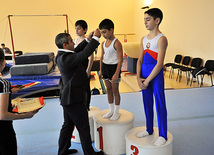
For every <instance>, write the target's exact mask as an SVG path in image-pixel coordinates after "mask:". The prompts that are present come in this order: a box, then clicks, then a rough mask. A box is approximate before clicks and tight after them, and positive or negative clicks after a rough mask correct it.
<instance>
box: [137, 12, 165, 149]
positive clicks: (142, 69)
mask: <svg viewBox="0 0 214 155" xmlns="http://www.w3.org/2000/svg"><path fill="white" fill-rule="evenodd" d="M162 18H163V13H162V11H161V10H160V9H158V8H153V9H149V10H147V11H146V12H145V13H144V23H145V26H146V29H147V30H149V34H148V35H146V36H145V37H143V38H142V40H141V51H140V56H139V58H138V62H137V81H138V85H139V87H140V88H141V89H142V95H143V103H144V111H145V115H146V131H142V132H140V133H138V134H137V137H145V136H148V135H151V134H153V132H154V130H153V118H154V111H153V105H154V103H153V102H154V99H153V95H154V97H155V103H156V110H157V118H158V129H159V138H158V139H157V141H156V142H155V143H154V145H156V146H161V145H164V144H165V142H166V141H167V110H166V101H165V94H164V76H163V63H164V57H165V53H166V49H167V38H166V37H165V36H164V35H163V33H162V32H161V31H160V30H159V25H160V23H161V21H162Z"/></svg>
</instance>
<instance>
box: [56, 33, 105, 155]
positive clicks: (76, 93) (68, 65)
mask: <svg viewBox="0 0 214 155" xmlns="http://www.w3.org/2000/svg"><path fill="white" fill-rule="evenodd" d="M92 36H93V37H92ZM100 36H101V34H100V31H99V30H98V29H97V30H95V31H94V32H92V33H90V34H89V36H88V37H87V38H86V39H85V40H84V41H82V42H81V43H80V44H79V45H78V46H77V47H76V48H75V49H74V42H73V40H72V38H71V36H70V35H69V34H67V33H60V34H58V35H57V36H56V39H55V43H56V45H57V47H58V48H59V50H58V54H57V56H56V58H55V61H56V64H57V66H58V68H59V70H60V73H61V76H62V80H61V88H60V101H61V105H62V107H63V113H64V124H63V126H62V129H61V131H60V137H59V150H58V155H67V154H72V153H76V152H77V150H75V149H69V148H70V146H71V138H72V133H73V132H72V131H73V129H74V126H75V127H76V128H77V130H78V132H79V135H80V140H81V144H82V148H83V152H84V154H85V155H103V152H102V151H100V152H95V151H94V149H93V147H92V141H91V136H90V127H89V119H88V111H87V108H86V106H85V104H84V102H85V101H86V89H85V88H86V85H87V74H86V71H85V68H84V66H83V62H84V61H86V60H87V58H88V57H89V56H90V55H91V54H92V53H93V51H95V49H96V48H97V47H98V45H99V38H100Z"/></svg>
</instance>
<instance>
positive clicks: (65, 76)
mask: <svg viewBox="0 0 214 155" xmlns="http://www.w3.org/2000/svg"><path fill="white" fill-rule="evenodd" d="M98 45H99V42H98V41H96V40H95V39H92V40H91V41H90V42H89V43H87V41H85V40H84V41H82V42H81V43H80V44H79V45H78V46H77V47H76V48H75V53H72V52H65V51H62V50H60V49H59V50H58V54H57V56H56V58H55V61H56V64H57V66H58V68H59V71H60V73H61V76H62V82H61V84H60V99H61V105H70V104H73V103H77V102H85V100H86V95H85V91H86V90H85V88H86V85H87V74H86V70H85V68H84V66H83V62H84V61H87V58H88V57H89V56H90V55H91V54H92V53H93V51H95V49H96V48H97V47H98Z"/></svg>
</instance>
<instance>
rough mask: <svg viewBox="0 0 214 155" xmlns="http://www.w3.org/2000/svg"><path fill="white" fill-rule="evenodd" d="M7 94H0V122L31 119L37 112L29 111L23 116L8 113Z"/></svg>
mask: <svg viewBox="0 0 214 155" xmlns="http://www.w3.org/2000/svg"><path fill="white" fill-rule="evenodd" d="M8 104H9V93H7V94H0V120H17V119H24V118H31V117H33V116H34V115H35V114H36V113H37V111H36V110H35V111H31V112H27V113H23V114H15V113H12V112H8Z"/></svg>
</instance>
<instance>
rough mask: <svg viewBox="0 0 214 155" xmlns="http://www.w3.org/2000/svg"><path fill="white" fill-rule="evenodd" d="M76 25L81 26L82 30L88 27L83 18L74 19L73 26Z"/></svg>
mask: <svg viewBox="0 0 214 155" xmlns="http://www.w3.org/2000/svg"><path fill="white" fill-rule="evenodd" d="M78 25H79V26H81V27H82V28H83V30H86V29H87V28H88V25H87V23H86V21H84V20H78V21H76V23H75V26H78Z"/></svg>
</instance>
